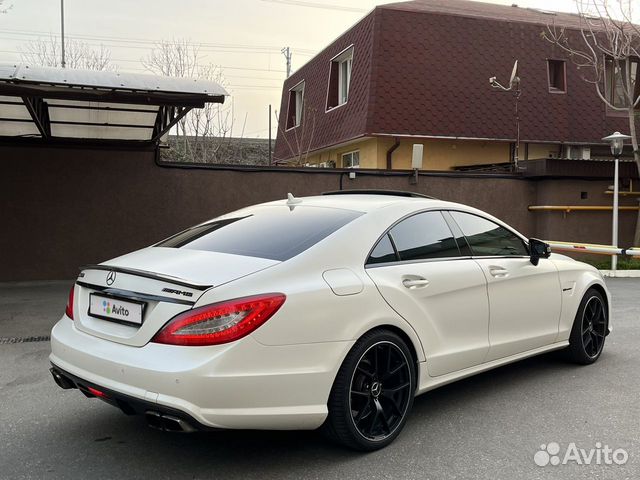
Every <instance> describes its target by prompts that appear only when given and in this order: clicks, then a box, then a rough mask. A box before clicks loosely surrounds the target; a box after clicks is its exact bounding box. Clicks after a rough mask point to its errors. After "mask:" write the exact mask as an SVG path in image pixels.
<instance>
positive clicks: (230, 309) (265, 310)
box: [151, 293, 287, 345]
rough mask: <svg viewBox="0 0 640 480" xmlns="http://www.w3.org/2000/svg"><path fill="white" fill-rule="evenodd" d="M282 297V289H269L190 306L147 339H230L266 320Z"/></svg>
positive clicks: (186, 342) (175, 342)
mask: <svg viewBox="0 0 640 480" xmlns="http://www.w3.org/2000/svg"><path fill="white" fill-rule="evenodd" d="M286 298H287V297H286V296H285V295H284V294H282V293H269V294H265V295H256V296H252V297H244V298H237V299H235V300H229V301H227V302H221V303H214V304H212V305H207V306H204V307H199V308H194V309H193V310H188V311H186V312H183V313H181V314H179V315H177V316H176V317H174V318H173V319H171V320H170V321H169V323H167V324H166V325H165V326H164V327H163V328H162V330H160V331H159V332H158V333H157V334H156V336H155V337H153V339H152V340H151V341H152V342H155V343H165V344H169V345H219V344H221V343H229V342H233V341H235V340H238V339H240V338H242V337H244V336H246V335H249V334H250V333H251V332H253V331H254V330H255V329H256V328H258V327H259V326H260V325H262V324H263V323H264V322H266V321H267V320H269V318H271V317H272V316H273V314H274V313H276V312H277V311H278V309H279V308H280V307H281V306H282V304H283V303H284V301H285V299H286Z"/></svg>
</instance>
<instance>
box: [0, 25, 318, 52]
mask: <svg viewBox="0 0 640 480" xmlns="http://www.w3.org/2000/svg"><path fill="white" fill-rule="evenodd" d="M0 33H5V34H9V35H19V36H29V37H42V36H46V37H54V38H60V34H57V33H54V32H44V31H41V30H16V29H0ZM66 37H67V38H72V39H75V40H89V41H102V42H112V43H125V44H126V45H127V46H128V47H130V48H144V47H134V46H133V45H131V44H132V43H135V44H139V45H148V46H156V45H158V44H161V43H163V41H164V42H168V43H171V40H153V39H142V38H129V37H112V36H107V35H66ZM10 40H13V39H10ZM189 43H191V44H193V45H194V46H196V47H200V48H203V49H220V48H224V49H234V50H236V49H237V50H243V49H244V50H251V51H269V52H270V53H279V52H280V47H276V46H268V45H248V44H237V43H209V42H195V41H194V42H189ZM94 45H95V44H94ZM98 46H99V45H98ZM295 50H296V53H298V52H299V53H309V54H315V53H316V51H315V50H311V49H307V48H295Z"/></svg>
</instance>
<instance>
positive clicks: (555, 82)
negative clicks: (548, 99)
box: [547, 60, 567, 93]
mask: <svg viewBox="0 0 640 480" xmlns="http://www.w3.org/2000/svg"><path fill="white" fill-rule="evenodd" d="M547 73H548V77H549V92H551V93H565V92H566V91H567V64H566V63H565V62H564V60H547Z"/></svg>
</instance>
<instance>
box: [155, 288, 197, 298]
mask: <svg viewBox="0 0 640 480" xmlns="http://www.w3.org/2000/svg"><path fill="white" fill-rule="evenodd" d="M162 291H163V292H167V293H175V294H176V295H184V296H185V297H193V293H191V292H185V291H183V290H174V289H173V288H163V289H162Z"/></svg>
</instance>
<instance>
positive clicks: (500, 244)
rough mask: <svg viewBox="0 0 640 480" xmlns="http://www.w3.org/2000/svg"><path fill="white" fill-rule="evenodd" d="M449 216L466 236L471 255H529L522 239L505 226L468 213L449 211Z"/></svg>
mask: <svg viewBox="0 0 640 480" xmlns="http://www.w3.org/2000/svg"><path fill="white" fill-rule="evenodd" d="M451 216H452V217H453V219H454V220H455V221H456V223H457V224H458V225H459V226H460V229H461V230H462V232H463V233H464V235H465V237H466V238H467V242H469V246H470V247H471V251H472V253H473V255H477V256H498V255H499V256H504V255H514V256H528V255H529V252H527V247H526V246H525V244H524V242H523V241H522V239H520V237H518V236H517V235H516V234H514V233H513V232H511V231H509V230H507V229H506V228H504V227H501V226H500V225H498V224H496V223H493V222H492V221H490V220H487V219H486V218H482V217H479V216H477V215H472V214H470V213H462V212H451Z"/></svg>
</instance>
